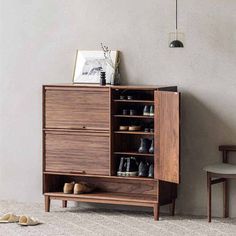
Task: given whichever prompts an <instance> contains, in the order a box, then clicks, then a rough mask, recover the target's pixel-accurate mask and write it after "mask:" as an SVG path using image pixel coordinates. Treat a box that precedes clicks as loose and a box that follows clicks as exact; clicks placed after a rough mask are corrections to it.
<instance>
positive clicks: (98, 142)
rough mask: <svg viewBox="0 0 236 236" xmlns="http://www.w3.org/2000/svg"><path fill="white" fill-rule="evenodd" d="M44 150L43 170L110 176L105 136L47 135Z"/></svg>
mask: <svg viewBox="0 0 236 236" xmlns="http://www.w3.org/2000/svg"><path fill="white" fill-rule="evenodd" d="M45 148H46V150H45V171H59V172H68V173H73V172H74V173H84V174H101V175H109V137H108V136H107V135H104V134H101V135H92V136H90V135H89V134H86V133H84V134H82V133H77V135H76V133H73V135H72V134H71V133H67V134H66V133H63V134H61V133H60V132H59V133H57V132H54V133H52V132H50V133H46V135H45Z"/></svg>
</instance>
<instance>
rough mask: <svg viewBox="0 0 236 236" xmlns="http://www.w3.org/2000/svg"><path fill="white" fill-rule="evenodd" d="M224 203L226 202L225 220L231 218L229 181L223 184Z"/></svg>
mask: <svg viewBox="0 0 236 236" xmlns="http://www.w3.org/2000/svg"><path fill="white" fill-rule="evenodd" d="M223 192H224V193H223V202H224V218H227V217H229V198H228V197H229V195H228V181H227V179H225V182H223Z"/></svg>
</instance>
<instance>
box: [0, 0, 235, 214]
mask: <svg viewBox="0 0 236 236" xmlns="http://www.w3.org/2000/svg"><path fill="white" fill-rule="evenodd" d="M235 9H236V1H235V0H227V1H221V0H214V1H213V0H205V1H197V0H180V1H179V28H180V30H181V31H183V32H184V33H185V48H184V49H170V48H168V33H169V32H171V31H173V30H174V26H175V25H174V23H175V22H174V21H175V1H174V0H148V1H144V0H119V1H118V0H86V1H84V0H83V1H82V0H70V1H68V0H60V1H58V0H40V1H36V0H33V1H29V0H11V1H9V0H1V1H0V11H1V14H0V17H1V18H0V81H1V86H0V189H1V191H0V199H13V200H19V201H41V200H42V198H41V85H42V84H45V83H47V84H48V83H61V82H70V81H71V79H72V71H73V64H74V57H75V51H76V49H77V48H79V49H95V50H97V49H100V42H104V43H105V44H107V45H109V47H111V48H112V49H118V50H120V51H121V52H122V64H121V68H122V77H123V82H124V83H130V84H154V85H155V84H166V85H178V86H179V88H180V90H181V91H182V93H183V96H182V127H183V137H182V138H183V139H182V183H181V185H180V187H179V199H178V202H177V208H178V211H179V212H181V213H185V214H206V183H205V174H204V172H203V171H202V168H203V167H204V166H205V165H207V164H211V163H214V162H218V161H219V160H220V153H219V152H218V151H217V146H218V145H219V144H222V143H225V144H231V143H236V109H235V100H236V92H235V88H236V78H235V74H236V73H235V72H236V67H235V62H236V32H235V27H236V14H235ZM230 187H231V191H230V196H231V198H230V199H231V200H230V206H231V210H230V215H231V216H236V208H235V207H234V209H233V206H235V201H234V202H233V200H235V198H236V182H231V183H230ZM233 198H234V199H233ZM221 203H222V194H221V187H220V186H219V187H214V200H213V205H214V210H213V213H214V215H218V216H221V215H222V207H221Z"/></svg>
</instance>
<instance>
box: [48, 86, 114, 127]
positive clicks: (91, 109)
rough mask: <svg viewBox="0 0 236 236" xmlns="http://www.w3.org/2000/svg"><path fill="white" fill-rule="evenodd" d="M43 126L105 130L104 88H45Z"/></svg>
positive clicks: (107, 117)
mask: <svg viewBox="0 0 236 236" xmlns="http://www.w3.org/2000/svg"><path fill="white" fill-rule="evenodd" d="M44 99H45V100H44V103H45V110H44V127H45V128H69V129H95V130H96V129H97V130H109V126H110V112H109V111H110V105H109V104H110V103H109V90H108V89H106V90H105V89H99V88H97V89H95V88H93V89H73V88H70V89H66V88H65V89H64V90H61V89H56V88H55V89H53V88H50V89H46V90H45V98H44Z"/></svg>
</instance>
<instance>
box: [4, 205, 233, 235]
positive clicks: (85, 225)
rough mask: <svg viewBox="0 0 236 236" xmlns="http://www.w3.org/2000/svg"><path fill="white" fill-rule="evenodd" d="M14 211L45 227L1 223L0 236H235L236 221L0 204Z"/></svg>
mask: <svg viewBox="0 0 236 236" xmlns="http://www.w3.org/2000/svg"><path fill="white" fill-rule="evenodd" d="M8 212H13V213H15V214H19V215H20V214H27V215H30V216H32V217H36V218H38V219H39V220H40V221H41V222H43V224H42V225H39V226H34V227H22V226H19V225H17V224H0V236H3V235H4V236H28V235H29V236H48V235H52V236H60V235H68V236H74V235H79V236H84V235H89V236H90V235H91V236H95V235H96V236H97V235H109V236H113V235H125V236H129V235H134V236H139V235H140V236H141V235H142V236H144V235H148V236H149V235H150V236H151V235H158V236H162V235H166V236H171V235H181V236H184V235H188V236H190V235H191V236H192V235H201V236H203V235H212V236H217V235H225V236H229V235H232V236H233V235H234V236H235V235H236V219H226V220H225V219H220V218H217V219H213V222H212V223H211V224H209V223H207V221H206V218H200V217H188V216H175V217H170V216H166V215H162V216H161V218H160V221H154V220H153V217H152V215H151V214H150V213H148V212H147V213H145V212H137V211H136V212H134V211H121V210H112V209H101V208H96V205H95V206H84V205H82V206H80V207H69V208H67V209H62V208H60V207H58V206H52V209H51V212H50V213H45V212H44V211H43V205H42V204H23V203H15V202H6V201H0V214H1V215H2V214H4V213H8Z"/></svg>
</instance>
